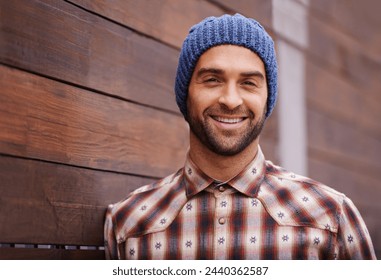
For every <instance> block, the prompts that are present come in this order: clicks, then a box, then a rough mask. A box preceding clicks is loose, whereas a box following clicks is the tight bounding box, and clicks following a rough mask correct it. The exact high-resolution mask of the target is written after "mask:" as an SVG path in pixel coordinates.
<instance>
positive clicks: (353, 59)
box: [309, 17, 381, 100]
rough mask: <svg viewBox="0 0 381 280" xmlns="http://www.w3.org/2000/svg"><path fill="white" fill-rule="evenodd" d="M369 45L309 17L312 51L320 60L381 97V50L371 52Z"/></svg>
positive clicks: (360, 87)
mask: <svg viewBox="0 0 381 280" xmlns="http://www.w3.org/2000/svg"><path fill="white" fill-rule="evenodd" d="M378 29H379V27H378ZM370 48H371V47H370V46H368V43H366V44H364V45H362V44H361V43H359V39H356V38H353V37H352V36H349V35H348V34H347V33H346V32H343V31H342V30H341V29H339V28H335V27H334V26H333V25H332V24H330V23H329V22H327V21H324V20H320V19H318V18H316V17H310V18H309V52H310V53H312V54H314V55H315V56H317V57H318V60H317V62H318V63H320V64H325V65H326V66H325V67H327V68H331V69H332V70H333V71H335V72H336V73H338V74H340V75H341V76H342V78H344V79H347V80H348V81H349V82H351V83H353V84H354V85H356V86H357V87H358V88H359V90H361V92H362V93H363V94H372V92H373V94H374V98H378V100H380V96H379V95H378V94H377V93H378V92H379V91H380V90H381V82H380V78H379V77H380V73H381V63H380V59H379V57H380V52H379V49H377V51H375V52H370V51H369V49H370Z"/></svg>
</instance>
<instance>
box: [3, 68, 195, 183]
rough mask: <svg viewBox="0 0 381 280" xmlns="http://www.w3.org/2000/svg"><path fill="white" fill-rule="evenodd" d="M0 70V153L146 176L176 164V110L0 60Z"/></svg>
mask: <svg viewBox="0 0 381 280" xmlns="http://www.w3.org/2000/svg"><path fill="white" fill-rule="evenodd" d="M0 72H1V75H0V87H1V89H2V93H1V95H0V120H1V121H0V153H3V154H10V155H16V156H22V157H31V158H38V159H43V160H48V161H54V162H60V163H66V164H72V165H79V166H84V167H91V168H96V169H104V170H111V171H119V172H126V173H133V174H140V175H146V176H153V177H163V176H166V175H168V174H169V173H172V172H175V171H176V170H177V169H178V168H179V167H181V166H182V164H183V162H184V156H185V153H186V148H187V146H188V144H187V142H188V135H187V127H186V124H185V121H184V120H183V118H182V117H180V116H176V115H173V114H169V113H165V112H162V111H157V110H154V109H151V108H145V107H142V106H139V105H135V104H131V103H128V102H124V101H121V100H117V99H114V98H112V97H108V96H104V95H100V94H96V93H93V92H89V91H86V90H81V89H78V88H75V87H71V86H68V85H65V84H61V83H59V82H56V81H52V80H49V79H46V78H41V77H39V76H36V75H32V74H29V73H26V72H22V71H18V70H14V69H10V68H7V67H3V66H0Z"/></svg>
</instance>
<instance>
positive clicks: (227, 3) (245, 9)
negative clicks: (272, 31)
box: [210, 0, 272, 29]
mask: <svg viewBox="0 0 381 280" xmlns="http://www.w3.org/2000/svg"><path fill="white" fill-rule="evenodd" d="M210 1H211V2H212V3H213V2H214V3H218V4H219V5H222V6H223V7H225V8H227V9H228V10H230V11H231V12H233V13H235V12H237V13H240V14H243V15H245V16H248V17H252V18H254V19H255V20H257V21H259V22H260V23H261V24H262V25H263V26H265V27H266V29H267V28H271V27H272V1H268V0H210Z"/></svg>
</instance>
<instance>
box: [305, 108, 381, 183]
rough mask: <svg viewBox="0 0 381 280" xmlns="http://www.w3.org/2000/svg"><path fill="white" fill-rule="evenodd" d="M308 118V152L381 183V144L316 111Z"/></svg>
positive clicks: (310, 111)
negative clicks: (318, 152) (322, 154)
mask: <svg viewBox="0 0 381 280" xmlns="http://www.w3.org/2000/svg"><path fill="white" fill-rule="evenodd" d="M307 118H308V139H309V141H308V143H309V148H312V149H315V150H317V151H321V152H322V153H326V154H330V155H331V157H332V158H334V159H335V162H336V164H338V165H340V166H342V167H343V168H347V169H349V170H354V171H357V172H361V173H364V174H367V176H370V177H373V178H376V179H381V162H380V158H381V150H380V140H378V139H375V138H374V137H371V136H368V135H365V134H364V133H362V132H361V131H359V130H357V129H356V127H353V126H351V125H350V124H348V123H342V122H340V121H337V120H334V119H330V118H329V117H328V116H326V115H324V114H322V113H320V112H319V111H315V110H313V109H310V110H309V111H308V115H307Z"/></svg>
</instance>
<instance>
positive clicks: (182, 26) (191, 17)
mask: <svg viewBox="0 0 381 280" xmlns="http://www.w3.org/2000/svg"><path fill="white" fill-rule="evenodd" d="M69 2H72V3H75V4H76V5H79V6H81V7H84V8H85V9H88V10H91V11H93V12H95V13H97V14H100V15H102V16H104V17H107V18H110V19H112V20H114V21H117V22H119V23H121V24H123V25H126V26H129V27H131V28H133V29H136V30H138V31H140V32H142V33H145V34H147V35H149V36H152V37H155V38H157V39H159V40H161V41H163V42H166V43H168V44H171V45H173V46H176V47H180V46H181V44H182V42H183V40H184V38H185V36H186V35H187V34H188V30H189V28H190V27H191V26H192V25H194V24H196V23H197V22H199V21H201V20H202V19H204V18H205V17H208V16H219V15H221V14H222V13H223V11H222V10H221V9H220V8H218V7H217V6H215V5H213V4H211V3H209V2H207V1H204V0H201V1H200V0H199V1H193V0H186V1H178V0H161V1H152V0H139V1H136V0H114V1H113V2H112V4H110V2H109V1H107V0H94V1H90V0H69Z"/></svg>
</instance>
